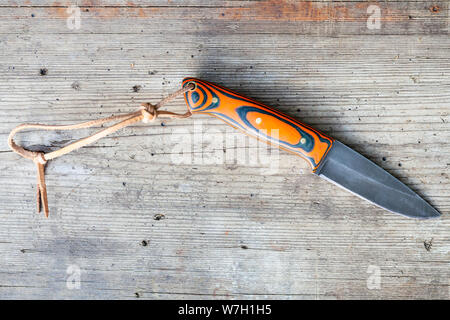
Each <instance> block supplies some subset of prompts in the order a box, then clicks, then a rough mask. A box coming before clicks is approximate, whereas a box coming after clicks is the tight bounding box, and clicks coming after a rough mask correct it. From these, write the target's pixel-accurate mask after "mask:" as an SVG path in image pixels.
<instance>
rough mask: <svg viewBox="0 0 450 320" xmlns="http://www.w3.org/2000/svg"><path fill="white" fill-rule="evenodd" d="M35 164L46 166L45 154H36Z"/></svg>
mask: <svg viewBox="0 0 450 320" xmlns="http://www.w3.org/2000/svg"><path fill="white" fill-rule="evenodd" d="M33 161H34V162H35V163H40V164H46V163H47V160H45V154H44V153H43V152H36V153H35V156H34V158H33Z"/></svg>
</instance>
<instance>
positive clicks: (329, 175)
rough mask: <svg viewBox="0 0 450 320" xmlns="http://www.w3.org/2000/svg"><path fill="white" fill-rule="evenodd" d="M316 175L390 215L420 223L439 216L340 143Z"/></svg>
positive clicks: (434, 210)
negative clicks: (401, 216)
mask: <svg viewBox="0 0 450 320" xmlns="http://www.w3.org/2000/svg"><path fill="white" fill-rule="evenodd" d="M316 174H318V175H319V176H320V177H322V178H324V179H326V180H329V181H331V182H333V183H335V184H337V185H339V186H340V187H342V188H344V189H346V190H348V191H350V192H352V193H354V194H356V195H358V196H360V197H362V198H363V199H365V200H367V201H369V202H372V203H373V204H376V205H378V206H380V207H381V208H383V209H386V210H389V211H391V212H394V213H398V214H401V215H403V216H406V217H410V218H420V219H428V218H436V217H439V216H440V213H439V211H437V210H436V209H434V208H433V207H432V206H431V205H429V204H428V203H427V202H426V201H425V200H423V199H422V198H421V197H420V196H419V195H417V194H416V193H415V192H414V191H412V190H411V189H410V188H408V187H407V186H406V185H404V184H403V183H402V182H400V181H399V180H398V179H396V178H395V177H393V176H392V175H391V174H390V173H388V172H387V171H385V170H384V169H382V168H380V167H379V166H377V165H376V164H375V163H373V162H372V161H370V160H369V159H367V158H365V157H363V156H362V155H361V154H359V153H358V152H356V151H354V150H352V149H350V148H349V147H347V146H346V145H344V144H342V143H340V142H339V141H334V143H333V147H332V148H331V150H330V151H329V152H328V154H327V156H326V158H325V159H324V160H323V161H322V164H321V166H320V167H319V168H318V169H317V171H316Z"/></svg>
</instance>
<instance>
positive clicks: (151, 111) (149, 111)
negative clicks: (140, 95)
mask: <svg viewBox="0 0 450 320" xmlns="http://www.w3.org/2000/svg"><path fill="white" fill-rule="evenodd" d="M141 112H142V115H143V116H144V118H143V119H142V122H144V123H149V122H150V121H155V120H156V118H157V117H158V110H157V109H156V106H155V105H153V104H151V103H148V102H147V103H143V104H142V105H141Z"/></svg>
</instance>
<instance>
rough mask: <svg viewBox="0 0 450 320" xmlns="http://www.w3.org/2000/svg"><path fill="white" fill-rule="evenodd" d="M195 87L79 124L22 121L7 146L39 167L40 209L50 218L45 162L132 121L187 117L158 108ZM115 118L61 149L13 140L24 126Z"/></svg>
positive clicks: (56, 127) (87, 125) (64, 127)
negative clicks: (32, 147)
mask: <svg viewBox="0 0 450 320" xmlns="http://www.w3.org/2000/svg"><path fill="white" fill-rule="evenodd" d="M194 88H195V87H194V85H193V84H190V85H186V86H185V87H183V88H181V89H179V90H177V91H176V92H174V93H172V94H170V95H169V96H167V97H166V98H164V99H162V100H161V101H160V102H159V103H158V104H156V105H153V104H151V103H143V104H142V106H141V110H139V111H135V112H131V113H127V114H123V115H118V116H111V117H106V118H101V119H96V120H92V121H87V122H82V123H77V124H70V125H47V124H37V123H25V124H21V125H19V126H17V127H15V128H14V129H13V130H11V132H10V133H9V136H8V145H9V147H10V148H11V150H12V151H14V152H15V153H17V154H18V155H20V156H22V157H24V158H27V159H31V160H33V162H34V163H35V164H36V167H37V192H36V193H37V211H38V212H40V211H41V207H43V208H44V212H45V216H46V217H48V213H49V210H48V201H47V187H46V185H45V177H44V173H45V164H46V163H47V161H48V160H51V159H55V158H57V157H60V156H62V155H65V154H67V153H69V152H71V151H74V150H76V149H79V148H81V147H84V146H85V145H88V144H90V143H93V142H95V141H97V140H99V139H101V138H103V137H105V136H107V135H109V134H111V133H113V132H116V131H117V130H119V129H122V128H124V127H126V126H129V125H130V124H133V123H135V122H138V121H141V120H142V121H143V122H145V123H147V122H150V121H154V120H155V119H156V118H157V117H158V116H160V115H161V116H164V117H167V118H188V117H190V116H191V115H192V114H191V112H190V111H189V110H188V111H187V112H186V113H183V114H179V113H174V112H170V111H158V109H159V108H161V107H162V106H163V105H165V104H166V103H168V102H169V101H172V100H173V99H174V98H176V97H178V96H180V95H182V94H184V93H185V92H187V91H189V90H193V89H194ZM112 121H119V122H117V123H116V124H114V125H112V126H110V127H106V128H103V129H102V130H100V131H97V132H96V133H94V134H92V135H90V136H88V137H85V138H82V139H80V140H77V141H75V142H73V143H71V144H69V145H67V146H65V147H62V148H61V149H58V150H55V151H52V152H49V153H44V152H40V151H38V152H36V151H31V150H27V149H25V148H24V147H22V146H20V145H18V144H16V143H15V142H14V139H13V138H14V135H15V134H16V133H18V132H19V131H22V130H25V129H41V130H75V129H82V128H90V127H94V126H99V125H102V124H104V123H107V122H112Z"/></svg>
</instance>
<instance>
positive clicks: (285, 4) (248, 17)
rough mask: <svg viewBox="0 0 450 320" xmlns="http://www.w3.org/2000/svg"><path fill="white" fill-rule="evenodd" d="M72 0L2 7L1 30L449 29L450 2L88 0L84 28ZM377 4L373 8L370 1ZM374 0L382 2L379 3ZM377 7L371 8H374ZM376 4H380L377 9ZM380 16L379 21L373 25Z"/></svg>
mask: <svg viewBox="0 0 450 320" xmlns="http://www.w3.org/2000/svg"><path fill="white" fill-rule="evenodd" d="M71 4H72V3H71V2H70V1H66V2H64V1H63V2H57V3H54V4H53V5H52V6H48V4H47V5H45V4H42V3H40V2H35V3H28V4H27V3H23V4H22V5H23V6H21V7H19V8H17V7H15V6H13V5H11V4H8V6H4V7H1V9H0V32H2V33H18V34H22V33H27V34H35V33H73V32H77V33H88V34H91V33H125V34H136V33H149V34H154V33H158V32H163V33H165V32H166V31H167V30H168V29H169V30H170V32H171V33H183V34H199V33H200V34H205V33H206V34H233V33H237V34H279V33H292V34H311V35H333V36H337V35H345V34H367V35H372V34H448V30H449V14H448V11H449V10H448V9H449V8H448V2H447V1H420V2H417V1H399V2H365V1H350V2H341V1H339V2H334V1H279V0H269V1H232V2H226V3H225V5H221V4H219V3H217V2H212V3H208V4H205V3H204V2H188V3H187V4H181V3H180V2H174V3H172V2H169V3H166V2H156V3H152V2H143V3H130V2H113V3H109V2H104V1H101V2H95V1H94V2H90V1H88V2H82V3H81V4H80V17H81V24H80V28H77V29H76V30H72V29H69V28H67V26H66V25H67V19H68V18H69V17H70V16H73V15H74V12H73V11H68V10H67V7H68V6H69V5H71ZM371 6H372V7H371ZM374 6H375V7H374ZM369 7H370V8H372V9H370V8H369ZM373 8H375V9H373ZM374 17H376V18H377V19H378V20H379V23H380V24H379V26H372V22H371V23H369V24H371V27H368V20H370V21H372V20H371V19H372V18H374Z"/></svg>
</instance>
